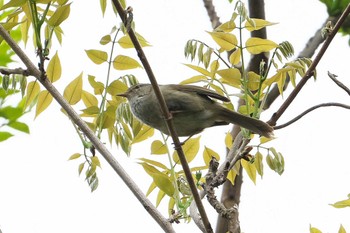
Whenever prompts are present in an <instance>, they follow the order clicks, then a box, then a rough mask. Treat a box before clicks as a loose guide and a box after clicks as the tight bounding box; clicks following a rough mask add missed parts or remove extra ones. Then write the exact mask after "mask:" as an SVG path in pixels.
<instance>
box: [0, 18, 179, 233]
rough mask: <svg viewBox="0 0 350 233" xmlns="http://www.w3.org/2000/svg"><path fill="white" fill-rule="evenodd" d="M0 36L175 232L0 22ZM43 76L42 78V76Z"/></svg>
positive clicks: (157, 217) (158, 219)
mask: <svg viewBox="0 0 350 233" xmlns="http://www.w3.org/2000/svg"><path fill="white" fill-rule="evenodd" d="M0 36H1V37H2V38H3V39H4V40H5V41H6V42H7V44H8V45H9V46H10V47H11V48H12V50H13V51H14V52H15V53H16V54H17V56H18V57H19V58H20V59H21V60H22V62H23V63H24V64H25V66H26V67H27V69H28V71H27V72H28V75H31V76H34V77H35V78H37V79H38V80H39V82H40V83H41V84H42V85H43V86H44V87H45V88H46V89H47V90H48V91H49V92H50V94H51V95H52V96H53V98H54V99H55V100H56V101H57V102H58V103H59V104H60V106H61V107H62V108H63V109H64V110H65V111H66V112H67V114H68V116H69V117H70V119H71V120H72V121H73V122H74V123H75V124H76V125H77V126H79V128H80V129H81V130H82V131H83V132H84V134H85V135H86V136H87V137H88V138H89V139H90V141H91V143H92V144H93V145H94V146H95V148H96V149H97V150H98V151H99V152H100V154H101V155H102V156H103V157H104V158H105V159H106V161H107V162H108V163H109V164H110V165H111V167H112V168H113V169H114V171H115V172H116V173H117V174H118V175H119V176H120V178H121V179H122V180H123V181H124V183H125V184H126V185H127V186H128V188H129V189H130V190H131V191H132V192H133V194H134V195H135V196H136V198H137V199H138V200H139V201H140V203H141V204H142V205H143V206H144V208H145V209H146V210H147V212H149V213H150V215H151V216H152V217H153V218H154V220H155V221H156V222H157V223H158V224H159V225H160V227H161V228H162V229H163V230H164V231H165V232H175V231H174V229H173V227H172V225H171V224H170V223H169V222H168V221H167V219H166V218H164V217H163V216H162V214H161V213H160V212H159V211H158V210H157V208H155V206H154V205H153V204H152V202H150V201H149V200H148V199H147V197H146V196H145V195H144V194H143V192H142V190H141V189H140V188H139V187H138V186H137V184H136V183H135V182H133V180H132V178H131V177H130V176H129V175H128V174H127V173H126V171H125V170H124V169H123V167H122V166H121V165H120V164H119V163H118V162H117V160H116V159H115V157H114V156H113V155H112V154H111V153H110V152H109V151H108V149H107V148H106V147H105V145H104V144H103V143H102V142H101V141H100V140H99V139H98V138H97V137H96V135H95V134H94V132H93V131H91V129H90V128H89V126H87V125H86V123H85V122H84V121H83V120H82V119H81V118H80V117H79V115H78V114H77V113H76V112H75V111H74V109H73V108H72V107H71V106H70V105H69V104H68V102H67V101H66V100H65V99H64V98H63V96H62V95H61V94H60V93H59V91H58V90H57V89H56V88H55V87H54V86H53V85H52V83H51V82H50V81H49V80H48V79H47V78H46V76H45V75H44V76H42V73H41V72H40V71H39V70H38V69H37V68H36V66H35V65H34V64H33V63H32V62H31V61H30V59H29V58H28V57H27V55H26V54H25V53H24V52H23V50H22V49H21V48H20V47H19V46H18V44H17V43H16V42H15V41H14V40H13V39H12V38H11V37H10V35H9V34H8V33H7V31H6V30H5V29H4V27H3V26H2V25H1V24H0ZM42 77H44V78H42Z"/></svg>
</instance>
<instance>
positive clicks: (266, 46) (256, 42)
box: [245, 37, 278, 54]
mask: <svg viewBox="0 0 350 233" xmlns="http://www.w3.org/2000/svg"><path fill="white" fill-rule="evenodd" d="M245 46H246V49H247V50H248V52H249V53H251V54H259V53H263V52H269V51H270V50H272V49H274V48H277V47H278V44H276V43H275V42H273V41H271V40H267V39H261V38H257V37H251V38H249V39H248V40H247V42H246V44H245Z"/></svg>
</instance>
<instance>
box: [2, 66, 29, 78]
mask: <svg viewBox="0 0 350 233" xmlns="http://www.w3.org/2000/svg"><path fill="white" fill-rule="evenodd" d="M0 73H2V74H4V75H9V74H20V75H24V76H28V75H29V73H28V71H27V70H24V69H22V68H15V69H9V68H6V67H0Z"/></svg>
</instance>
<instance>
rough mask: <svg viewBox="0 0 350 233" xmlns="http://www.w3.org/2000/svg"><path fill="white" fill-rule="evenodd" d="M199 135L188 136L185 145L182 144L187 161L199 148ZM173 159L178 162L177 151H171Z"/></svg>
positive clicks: (191, 158)
mask: <svg viewBox="0 0 350 233" xmlns="http://www.w3.org/2000/svg"><path fill="white" fill-rule="evenodd" d="M199 141H200V137H197V138H190V139H188V140H187V141H186V143H185V145H183V146H182V150H183V151H184V154H185V157H186V160H187V163H190V162H191V161H192V160H193V159H194V158H195V157H196V155H197V153H198V150H199ZM173 160H174V162H175V163H180V159H179V155H178V154H177V151H174V153H173Z"/></svg>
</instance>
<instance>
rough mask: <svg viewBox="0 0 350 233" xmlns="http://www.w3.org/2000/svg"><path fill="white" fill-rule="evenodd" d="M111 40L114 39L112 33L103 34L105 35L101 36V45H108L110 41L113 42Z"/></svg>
mask: <svg viewBox="0 0 350 233" xmlns="http://www.w3.org/2000/svg"><path fill="white" fill-rule="evenodd" d="M111 41H112V39H111V36H110V35H105V36H103V37H102V38H101V40H100V44H101V45H106V44H108V43H109V42H111Z"/></svg>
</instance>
